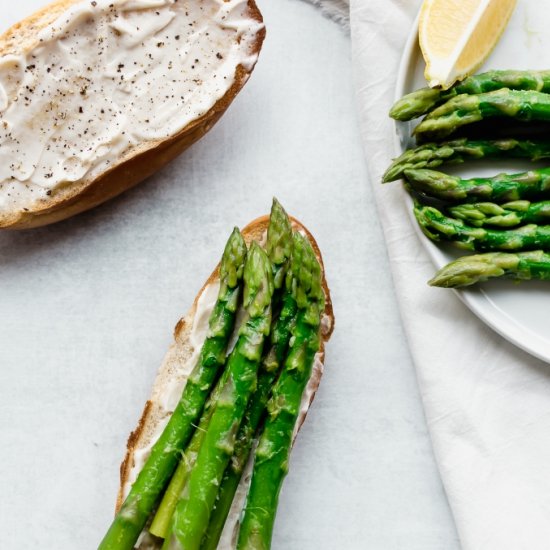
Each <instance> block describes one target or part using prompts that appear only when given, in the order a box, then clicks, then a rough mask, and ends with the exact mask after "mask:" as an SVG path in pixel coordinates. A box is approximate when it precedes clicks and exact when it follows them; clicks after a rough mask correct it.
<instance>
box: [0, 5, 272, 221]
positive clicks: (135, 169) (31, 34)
mask: <svg viewBox="0 0 550 550" xmlns="http://www.w3.org/2000/svg"><path fill="white" fill-rule="evenodd" d="M78 2H80V0H59V1H58V2H54V3H52V4H50V5H48V6H46V7H45V8H43V9H42V10H40V11H38V12H36V13H35V14H33V15H31V16H30V17H28V18H27V19H25V20H23V21H21V22H19V23H17V24H15V25H14V26H13V27H11V28H10V29H9V30H8V31H7V32H6V33H4V35H2V36H0V54H6V53H13V52H20V51H22V50H28V49H30V48H32V47H33V46H34V45H35V42H36V40H35V37H36V35H37V33H38V32H39V31H40V30H41V29H43V28H45V27H47V26H48V25H50V24H51V23H52V22H53V21H55V19H56V18H57V17H58V16H59V15H60V14H61V13H63V12H64V11H65V10H67V9H68V8H69V7H70V6H72V5H73V4H76V3H78ZM248 9H249V14H250V16H251V18H253V19H254V20H255V21H258V22H263V17H262V14H261V13H260V11H259V9H258V7H257V5H256V3H255V1H254V0H248ZM264 38H265V27H262V28H261V29H260V30H259V31H258V32H257V34H256V39H255V42H254V47H253V50H252V53H259V52H260V50H261V48H262V44H263V41H264ZM251 72H252V70H251V71H248V70H246V69H245V68H244V67H243V66H242V65H238V66H237V67H236V69H235V81H234V82H233V85H232V86H231V87H230V88H229V90H228V91H227V92H226V93H225V95H224V96H223V97H222V98H221V99H219V100H218V101H217V102H216V103H215V105H214V106H213V107H212V108H211V109H210V110H209V111H208V112H207V113H206V114H204V115H203V116H201V117H199V118H198V119H196V120H195V121H193V122H192V123H190V124H188V125H187V126H186V127H185V128H183V129H182V130H181V131H180V132H179V133H177V134H176V135H174V136H172V137H170V138H168V139H164V140H157V141H151V142H148V143H146V144H143V145H141V146H138V147H135V148H132V149H130V150H129V151H128V152H127V153H126V154H125V155H124V157H122V158H121V159H120V160H119V162H118V163H117V164H114V165H113V166H112V167H111V168H110V169H109V170H107V171H105V172H103V173H102V174H101V175H100V176H99V177H96V178H94V179H91V180H90V179H89V178H88V179H86V178H85V179H83V180H80V181H76V182H74V183H71V184H70V185H68V186H66V187H64V188H60V189H57V190H55V191H54V192H53V193H52V195H51V196H50V197H48V199H47V200H46V199H45V200H43V201H40V202H37V203H36V204H35V205H34V206H33V207H31V208H29V209H28V210H27V211H16V212H10V213H9V214H5V215H3V216H0V229H30V228H34V227H40V226H43V225H48V224H50V223H54V222H58V221H61V220H64V219H66V218H69V217H71V216H74V215H75V214H79V213H81V212H84V211H86V210H89V209H91V208H94V207H95V206H98V205H100V204H102V203H103V202H105V201H107V200H109V199H112V198H114V197H116V196H117V195H120V194H121V193H123V192H124V191H126V190H128V189H130V188H131V187H134V186H135V185H137V184H138V183H141V182H142V181H144V180H145V179H147V178H148V177H150V176H151V175H153V174H154V173H155V172H157V171H158V170H160V169H161V168H162V167H164V166H165V165H166V164H168V163H169V162H170V161H172V160H174V159H175V158H176V157H177V156H178V155H180V154H181V153H182V152H183V151H185V150H186V149H187V148H188V147H190V146H191V145H193V143H195V142H196V141H197V140H199V139H200V138H201V137H202V136H204V135H205V134H206V133H207V132H208V131H209V130H210V129H211V128H212V127H213V126H214V124H216V122H218V120H219V119H220V118H221V116H222V115H223V114H224V113H225V111H226V110H227V108H228V107H229V105H230V104H231V102H232V101H233V100H234V99H235V97H236V96H237V94H238V93H239V92H240V90H241V89H242V88H243V86H244V85H245V84H246V82H247V80H248V78H249V76H250V74H251Z"/></svg>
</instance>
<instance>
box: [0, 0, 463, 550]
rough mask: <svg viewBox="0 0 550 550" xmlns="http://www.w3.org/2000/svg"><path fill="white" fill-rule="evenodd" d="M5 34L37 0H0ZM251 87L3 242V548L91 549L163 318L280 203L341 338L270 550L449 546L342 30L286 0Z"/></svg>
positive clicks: (271, 20) (275, 13)
mask: <svg viewBox="0 0 550 550" xmlns="http://www.w3.org/2000/svg"><path fill="white" fill-rule="evenodd" d="M0 2H1V3H0V20H1V21H2V25H3V26H7V25H8V24H10V23H13V22H16V21H17V20H19V19H21V18H23V17H24V16H26V15H28V14H29V13H31V12H32V11H33V10H34V9H36V8H38V7H40V6H41V4H42V2H41V0H26V1H25V2H18V3H17V2H13V3H12V2H9V3H8V1H7V0H0ZM259 5H260V8H261V9H262V11H263V13H264V16H265V19H266V24H267V28H268V37H267V40H266V43H265V47H264V51H263V53H262V56H261V58H260V61H259V63H258V67H257V69H256V72H255V73H254V75H253V77H252V79H251V81H250V83H249V84H248V85H247V87H246V88H245V90H244V91H243V92H242V94H241V95H240V96H239V97H238V98H237V100H236V101H235V103H234V104H233V105H232V107H231V108H230V110H229V112H228V113H227V114H226V115H225V117H224V118H223V119H222V121H221V122H220V123H219V124H218V125H217V126H216V127H215V128H214V129H213V130H212V132H211V133H210V134H209V135H207V136H206V137H205V138H204V139H203V140H202V141H201V142H199V143H198V144H196V145H195V146H194V147H192V148H191V149H190V150H188V151H187V152H186V153H185V154H184V155H183V156H182V157H180V158H179V159H178V160H177V161H176V162H174V163H173V164H172V165H171V166H169V167H168V168H166V169H165V170H164V171H162V172H161V173H159V174H158V175H157V176H156V177H154V178H151V179H150V180H149V181H147V182H145V183H144V184H142V185H141V186H139V187H138V188H136V189H134V190H132V191H130V192H128V193H126V194H125V195H124V196H122V197H120V198H119V199H116V200H114V201H112V202H110V203H109V204H107V205H104V206H102V207H99V208H97V209H96V210H94V211H92V212H89V213H85V214H83V215H80V216H78V217H76V218H74V219H72V220H69V221H67V222H62V223H60V224H57V225H55V226H52V227H49V228H45V229H40V230H34V231H29V232H22V233H2V234H0V308H1V309H0V312H1V313H0V449H1V451H0V471H1V472H2V482H1V483H0V487H1V491H0V530H1V532H2V541H3V542H2V544H1V546H2V547H7V548H12V547H14V548H21V549H27V548H28V549H31V548H47V549H55V550H65V549H66V550H75V549H76V550H81V549H88V548H89V549H93V548H95V547H96V546H97V544H98V543H99V540H100V539H101V538H102V536H103V534H104V531H105V530H106V528H107V527H108V524H109V522H110V520H111V518H112V512H113V507H114V501H115V496H116V492H117V488H118V467H119V463H120V461H121V459H122V457H123V456H124V449H125V443H126V438H127V436H128V434H129V432H130V431H131V430H132V429H133V428H134V427H135V424H136V422H137V420H138V418H139V416H140V414H141V410H142V407H143V404H144V402H145V400H146V399H147V397H148V394H149V390H150V387H151V384H152V381H153V379H154V376H155V372H156V369H157V368H158V366H159V365H160V363H161V361H162V358H163V355H164V353H165V351H166V350H167V348H168V346H169V344H170V339H171V334H172V330H173V327H174V325H175V323H176V321H177V320H178V318H179V317H180V316H182V315H183V314H184V313H185V311H186V310H187V309H188V308H189V306H190V305H191V303H192V301H193V298H194V296H195V294H196V293H197V291H198V290H199V289H200V287H201V285H202V283H203V282H204V280H205V279H206V277H207V276H208V274H209V273H210V271H211V269H212V268H213V267H214V265H215V264H216V262H217V261H218V258H219V255H220V253H221V250H222V248H223V244H224V242H225V240H226V238H227V236H228V234H229V232H230V230H231V228H232V227H233V226H234V225H239V226H243V225H245V224H246V223H248V222H249V221H250V220H251V219H253V218H255V217H257V216H259V215H261V214H264V213H267V212H268V210H269V207H270V202H271V197H272V196H273V195H276V196H277V197H278V198H279V199H280V200H281V201H282V203H283V204H284V205H285V206H286V208H287V210H288V211H289V212H290V213H292V214H293V215H295V216H296V217H298V218H300V219H301V220H302V221H303V222H304V223H305V224H306V225H307V226H308V227H309V228H310V229H311V231H312V232H313V233H314V235H315V236H316V238H317V240H318V242H319V244H320V246H321V249H322V251H323V253H324V259H325V263H326V267H327V276H328V280H329V284H330V286H331V289H332V298H333V301H334V308H335V314H336V319H337V326H336V332H335V333H334V336H333V339H332V341H331V342H330V344H329V347H328V351H327V359H326V371H325V376H324V378H323V382H322V384H321V388H320V390H319V393H318V395H317V399H316V400H315V403H314V406H313V408H312V410H311V411H310V414H309V416H308V421H307V422H306V425H305V426H304V428H303V430H302V433H301V435H300V437H299V438H298V441H297V444H296V448H295V450H294V453H293V458H292V463H291V472H290V474H289V476H288V478H287V480H286V483H285V486H284V489H283V492H282V494H281V501H280V510H279V514H278V518H277V523H276V527H275V537H274V544H273V548H274V550H282V549H284V550H309V549H319V548H321V549H351V550H354V549H374V550H397V549H403V548H407V550H441V549H445V550H455V549H458V547H459V545H458V542H457V538H456V534H455V531H454V527H453V523H452V520H451V517H450V514H449V511H448V506H447V502H446V499H445V495H444V493H443V490H442V488H441V484H440V481H439V475H438V473H437V470H436V467H435V463H434V460H433V455H432V451H431V446H430V441H429V439H428V435H427V431H426V426H425V420H424V417H423V412H422V408H421V403H420V399H419V395H418V390H417V387H416V380H415V376H414V371H413V367H412V364H411V361H410V358H409V354H408V350H407V346H406V342H405V340H404V336H403V333H402V330H401V324H400V320H399V316H398V313H397V308H396V304H395V301H394V296H393V290H392V283H391V279H390V274H389V268H388V262H387V258H386V252H385V248H384V244H383V240H382V235H381V232H380V228H379V225H378V221H377V217H376V213H375V209H374V204H373V200H372V199H371V191H370V188H369V184H368V182H367V177H366V169H365V166H364V164H363V156H362V150H361V144H360V139H359V131H358V128H357V122H356V114H355V104H354V93H353V89H352V75H351V70H350V65H351V63H350V52H349V47H350V44H349V38H348V37H347V36H346V35H345V34H344V33H343V32H342V31H341V30H340V29H339V28H338V27H337V26H336V25H335V24H334V23H332V22H330V21H328V20H326V19H324V18H323V17H322V16H321V15H320V14H319V13H318V12H317V11H316V10H315V9H314V8H312V7H310V6H308V5H306V4H303V3H301V2H297V1H295V0H277V1H276V2H273V1H272V2H269V1H268V0H263V1H260V2H259Z"/></svg>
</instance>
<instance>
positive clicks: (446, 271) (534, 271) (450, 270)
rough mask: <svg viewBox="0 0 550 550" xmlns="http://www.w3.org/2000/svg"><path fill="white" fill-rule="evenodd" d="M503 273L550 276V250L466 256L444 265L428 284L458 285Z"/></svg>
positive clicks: (521, 276)
mask: <svg viewBox="0 0 550 550" xmlns="http://www.w3.org/2000/svg"><path fill="white" fill-rule="evenodd" d="M499 277H501V278H508V279H518V280H529V279H541V280H550V254H546V253H545V252H543V251H542V250H535V251H532V252H519V253H517V254H506V253H502V252H494V253H488V254H477V255H474V256H464V257H462V258H459V259H458V260H455V261H454V262H451V263H450V264H448V265H446V266H445V267H443V268H441V269H440V270H439V271H438V272H437V273H436V274H435V276H434V278H433V279H432V280H431V281H429V283H428V284H430V285H431V286H438V287H442V288H457V287H463V286H470V285H474V284H476V283H481V282H484V281H487V280H489V279H493V278H499Z"/></svg>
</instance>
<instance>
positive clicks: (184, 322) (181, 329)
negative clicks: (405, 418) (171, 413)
mask: <svg viewBox="0 0 550 550" xmlns="http://www.w3.org/2000/svg"><path fill="white" fill-rule="evenodd" d="M291 220H292V225H293V227H294V229H295V230H299V231H302V232H303V233H304V234H305V235H306V236H307V238H308V240H309V241H310V243H311V245H312V247H313V249H314V251H315V254H316V256H317V258H318V260H319V263H320V265H321V269H322V274H323V290H324V293H325V310H324V314H325V315H326V316H327V317H328V319H329V320H330V325H329V326H328V327H327V330H326V331H325V332H322V333H321V343H320V347H319V352H318V353H319V359H320V361H321V363H324V358H325V344H326V342H328V340H329V339H330V337H331V335H332V332H333V330H334V313H333V309H332V301H331V298H330V290H329V288H328V285H327V281H326V277H325V267H324V264H323V258H322V256H321V251H320V250H319V246H318V245H317V242H316V241H315V239H314V238H313V235H312V234H311V233H310V232H309V231H308V229H307V228H306V227H304V226H303V225H302V224H301V223H300V222H299V221H298V220H296V219H295V218H291ZM268 225H269V216H262V217H260V218H257V219H256V220H254V221H252V222H251V223H249V224H248V225H247V226H246V227H245V228H244V229H243V230H242V234H243V236H244V239H245V241H246V243H247V244H250V243H251V242H252V241H261V240H262V237H263V236H264V235H265V233H266V231H267V228H268ZM218 270H219V265H218V266H217V267H216V269H215V270H214V271H213V272H212V274H211V275H210V277H209V278H208V280H207V281H206V282H205V284H204V285H203V287H202V288H201V290H200V292H199V293H198V294H197V296H196V298H195V301H194V302H193V305H192V306H191V309H190V311H189V312H188V313H187V315H186V316H185V317H184V318H183V319H181V320H180V321H179V322H178V324H177V325H176V328H175V331H174V340H175V341H176V342H178V341H180V340H181V338H182V337H183V338H185V337H186V335H187V334H188V332H189V330H190V329H191V326H192V325H193V319H194V316H195V313H196V310H197V304H198V301H199V298H200V297H201V295H202V293H203V292H204V290H205V288H206V287H207V286H208V285H210V284H212V283H214V282H216V281H217V279H218V277H219V275H218V273H219V271H218ZM163 367H164V365H163V366H162V367H161V370H162V369H163ZM319 381H320V376H319V377H318V378H317V380H315V382H316V387H314V391H313V392H312V396H311V400H310V405H311V403H312V402H313V399H314V397H315V393H316V391H317V387H318V384H319ZM157 389H159V388H155V390H157ZM304 421H305V416H302V417H300V418H299V419H298V429H299V428H300V427H301V426H302V424H303V423H304ZM154 422H156V419H155V418H154V415H153V414H152V402H151V401H150V400H149V401H147V403H146V404H145V408H144V410H143V414H142V416H141V419H140V421H139V423H138V425H137V427H136V429H135V430H134V431H133V432H132V433H131V434H130V437H129V439H128V443H127V451H126V456H125V458H124V461H123V462H122V465H121V468H120V487H119V492H118V497H117V502H116V511H118V510H119V509H120V506H122V502H123V492H124V486H125V484H126V483H127V482H128V480H129V476H130V472H131V470H132V467H133V460H134V453H135V451H136V450H137V449H138V448H139V447H140V443H141V441H142V439H143V438H145V437H146V433H148V432H150V431H151V429H152V428H153V426H152V425H151V424H152V423H154Z"/></svg>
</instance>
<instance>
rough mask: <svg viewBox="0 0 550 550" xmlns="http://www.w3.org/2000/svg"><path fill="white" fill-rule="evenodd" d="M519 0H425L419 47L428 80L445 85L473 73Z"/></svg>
mask: <svg viewBox="0 0 550 550" xmlns="http://www.w3.org/2000/svg"><path fill="white" fill-rule="evenodd" d="M515 5H516V0H424V3H423V4H422V10H421V12H420V21H419V37H420V48H421V49H422V54H423V55H424V59H425V60H426V72H425V76H426V80H427V81H428V83H429V84H430V86H432V87H435V86H441V87H442V88H444V89H447V88H449V87H450V86H452V85H453V84H454V83H455V82H456V81H457V80H462V79H463V78H466V77H467V76H470V75H471V74H473V73H474V72H475V71H476V70H477V69H478V68H479V66H480V65H481V64H482V63H483V62H484V61H485V59H487V57H488V56H489V54H490V53H491V51H492V50H493V48H494V47H495V45H496V43H497V42H498V39H499V38H500V35H501V34H502V32H503V31H504V29H505V28H506V24H507V23H508V20H509V19H510V16H511V15H512V12H513V11H514V7H515Z"/></svg>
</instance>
